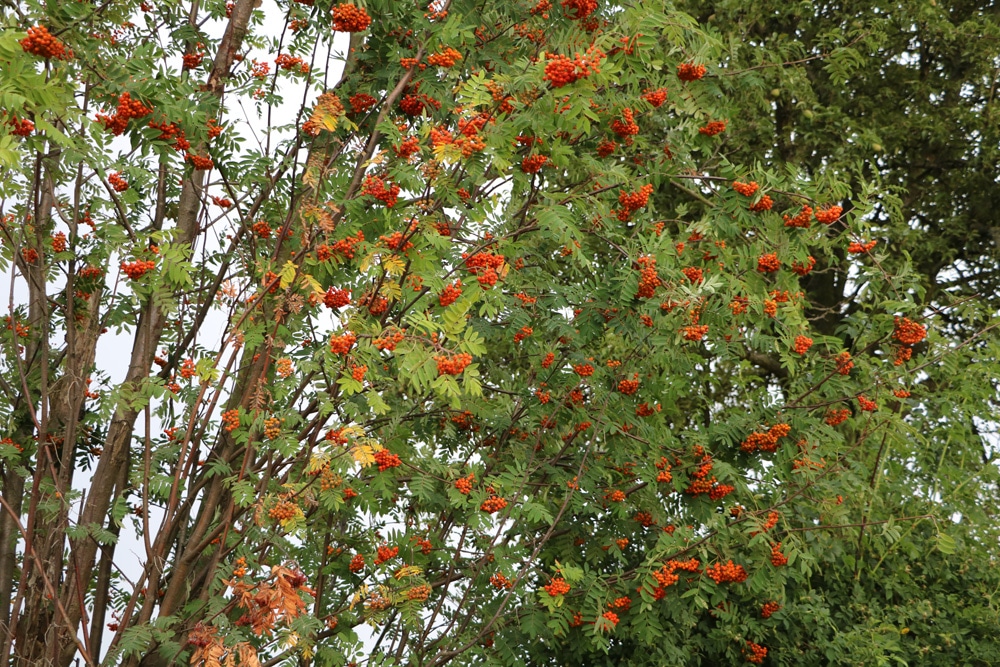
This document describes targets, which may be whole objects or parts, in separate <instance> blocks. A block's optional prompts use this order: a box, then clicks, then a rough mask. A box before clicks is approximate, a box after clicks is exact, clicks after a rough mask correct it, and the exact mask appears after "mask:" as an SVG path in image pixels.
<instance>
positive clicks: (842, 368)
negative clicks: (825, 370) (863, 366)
mask: <svg viewBox="0 0 1000 667" xmlns="http://www.w3.org/2000/svg"><path fill="white" fill-rule="evenodd" d="M833 361H834V363H835V364H836V365H837V372H838V373H840V374H841V375H850V373H851V369H852V368H854V362H853V361H851V353H850V352H848V351H847V350H844V351H843V352H841V353H840V354H838V355H837V356H836V357H835V358H834V360H833Z"/></svg>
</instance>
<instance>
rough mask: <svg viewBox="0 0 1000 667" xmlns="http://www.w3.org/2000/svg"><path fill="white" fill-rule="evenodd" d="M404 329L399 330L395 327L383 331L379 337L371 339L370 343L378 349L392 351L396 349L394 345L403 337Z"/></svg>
mask: <svg viewBox="0 0 1000 667" xmlns="http://www.w3.org/2000/svg"><path fill="white" fill-rule="evenodd" d="M405 336H406V334H405V329H404V330H399V329H395V330H393V331H389V332H385V333H383V334H382V336H380V337H379V338H375V339H373V340H372V345H374V346H375V347H376V348H378V349H379V350H388V351H389V352H394V351H395V350H396V345H398V344H399V342H400V341H401V340H403V338H405Z"/></svg>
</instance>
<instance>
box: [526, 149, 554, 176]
mask: <svg viewBox="0 0 1000 667" xmlns="http://www.w3.org/2000/svg"><path fill="white" fill-rule="evenodd" d="M548 161H549V158H548V157H546V156H544V155H540V154H535V155H529V156H527V157H526V158H524V159H523V160H522V161H521V171H523V172H524V173H526V174H537V173H538V172H539V171H541V170H542V167H544V166H545V165H546V164H547V163H548Z"/></svg>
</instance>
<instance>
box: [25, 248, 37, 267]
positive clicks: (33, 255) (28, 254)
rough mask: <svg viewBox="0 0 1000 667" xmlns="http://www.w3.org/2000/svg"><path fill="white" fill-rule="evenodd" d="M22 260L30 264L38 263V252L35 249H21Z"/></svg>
mask: <svg viewBox="0 0 1000 667" xmlns="http://www.w3.org/2000/svg"><path fill="white" fill-rule="evenodd" d="M21 258H22V259H23V260H24V261H25V262H26V263H28V264H34V263H35V262H37V261H38V251H37V250H35V249H34V248H21Z"/></svg>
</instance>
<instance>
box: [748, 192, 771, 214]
mask: <svg viewBox="0 0 1000 667" xmlns="http://www.w3.org/2000/svg"><path fill="white" fill-rule="evenodd" d="M772 206H774V201H773V200H772V199H771V197H770V195H764V196H762V197H761V198H760V201H758V202H757V203H756V204H750V210H751V211H753V212H754V213H760V212H762V211H770V210H771V207H772Z"/></svg>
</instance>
